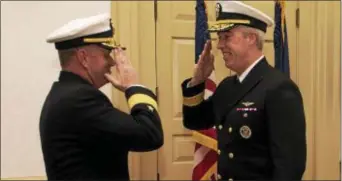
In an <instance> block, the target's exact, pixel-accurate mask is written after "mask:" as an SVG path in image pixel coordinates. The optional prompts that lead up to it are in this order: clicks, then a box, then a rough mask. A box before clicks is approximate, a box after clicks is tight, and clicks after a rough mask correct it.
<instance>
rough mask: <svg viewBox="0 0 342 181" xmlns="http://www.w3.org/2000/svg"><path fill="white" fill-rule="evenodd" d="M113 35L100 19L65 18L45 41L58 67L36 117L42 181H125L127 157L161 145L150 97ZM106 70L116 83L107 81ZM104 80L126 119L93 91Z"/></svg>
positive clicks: (107, 21) (155, 107)
mask: <svg viewBox="0 0 342 181" xmlns="http://www.w3.org/2000/svg"><path fill="white" fill-rule="evenodd" d="M113 32H114V29H113V27H112V24H111V22H110V15H109V13H105V14H99V15H95V16H91V17H86V18H82V19H76V20H72V21H70V22H68V23H67V24H65V25H64V26H62V27H61V28H58V29H57V30H56V31H54V32H52V33H51V34H50V35H49V37H48V38H47V41H48V42H49V43H54V45H55V48H56V49H57V50H58V54H59V58H60V64H61V67H62V70H61V72H60V75H59V80H58V81H56V82H54V83H53V85H52V87H51V90H50V92H49V94H48V95H47V98H46V100H45V102H44V105H43V109H42V112H41V118H40V135H41V145H42V151H43V156H44V161H45V168H46V173H47V178H48V179H49V180H129V170H128V164H127V162H128V152H129V151H138V152H141V151H151V150H156V149H158V148H160V147H161V146H162V145H163V130H162V126H161V121H160V118H159V115H158V105H157V102H156V96H155V95H154V94H153V92H152V91H151V90H149V89H147V88H146V87H144V86H142V85H139V82H138V75H137V72H136V71H135V69H134V68H133V67H132V65H131V64H130V61H129V60H128V58H127V57H126V55H125V53H124V51H123V50H122V49H121V48H120V47H118V46H117V45H116V44H115V41H114V39H113ZM113 49H114V50H113ZM112 51H114V55H112V53H113V52H112ZM113 58H114V59H113ZM113 66H115V68H116V70H117V71H116V72H117V77H116V78H114V77H112V76H111V67H113ZM108 82H111V83H112V84H113V86H114V87H115V88H117V89H118V90H120V91H122V92H124V93H125V96H126V98H127V102H128V106H129V109H130V113H129V114H127V113H125V112H122V111H120V110H119V109H117V108H115V107H113V105H112V104H111V102H110V100H109V99H108V98H107V97H106V96H105V95H104V94H103V93H102V92H101V91H100V90H98V88H100V87H102V86H103V85H104V84H106V83H108Z"/></svg>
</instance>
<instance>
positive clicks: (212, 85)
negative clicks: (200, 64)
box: [205, 79, 216, 92]
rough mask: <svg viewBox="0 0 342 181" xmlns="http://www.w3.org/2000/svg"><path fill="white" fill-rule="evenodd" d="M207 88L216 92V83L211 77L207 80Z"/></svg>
mask: <svg viewBox="0 0 342 181" xmlns="http://www.w3.org/2000/svg"><path fill="white" fill-rule="evenodd" d="M205 88H206V89H208V90H210V91H212V92H214V91H215V89H216V83H215V82H214V81H213V80H211V79H207V81H205Z"/></svg>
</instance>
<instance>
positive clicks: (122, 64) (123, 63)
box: [105, 48, 138, 92]
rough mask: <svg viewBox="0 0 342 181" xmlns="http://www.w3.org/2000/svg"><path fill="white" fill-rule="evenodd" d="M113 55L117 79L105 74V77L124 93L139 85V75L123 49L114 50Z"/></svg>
mask: <svg viewBox="0 0 342 181" xmlns="http://www.w3.org/2000/svg"><path fill="white" fill-rule="evenodd" d="M112 53H114V62H115V67H116V78H114V77H112V76H111V75H110V74H105V76H106V78H107V79H108V81H109V82H111V83H112V85H113V86H114V87H115V88H117V89H119V90H120V91H123V92H124V91H125V90H126V89H127V88H129V87H130V86H132V85H134V84H138V73H137V71H136V70H135V69H134V68H133V66H132V64H131V62H130V60H129V59H128V57H127V56H126V54H125V52H124V51H123V50H122V49H121V48H118V49H114V50H113V52H112Z"/></svg>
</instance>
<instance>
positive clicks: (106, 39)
mask: <svg viewBox="0 0 342 181" xmlns="http://www.w3.org/2000/svg"><path fill="white" fill-rule="evenodd" d="M113 36H114V29H113V27H112V23H111V18H110V14H109V13H104V14H99V15H95V16H91V17H86V18H80V19H75V20H72V21H70V22H68V23H66V24H65V25H63V26H62V27H60V28H58V29H57V30H55V31H53V32H52V33H51V34H50V35H48V37H47V39H46V41H47V42H48V43H54V44H55V47H56V49H58V50H64V49H69V48H75V47H80V46H84V45H89V44H98V45H100V46H102V47H104V48H107V49H113V48H115V47H116V45H115V41H114V37H113Z"/></svg>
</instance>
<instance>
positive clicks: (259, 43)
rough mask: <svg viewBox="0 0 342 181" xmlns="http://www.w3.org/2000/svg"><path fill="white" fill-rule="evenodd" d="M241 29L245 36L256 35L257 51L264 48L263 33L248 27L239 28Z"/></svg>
mask: <svg viewBox="0 0 342 181" xmlns="http://www.w3.org/2000/svg"><path fill="white" fill-rule="evenodd" d="M239 27H242V28H243V29H244V31H245V32H244V33H245V35H247V34H248V33H253V34H255V35H256V46H257V48H258V49H259V50H262V49H263V47H264V41H265V32H263V31H261V30H259V29H256V28H252V27H248V26H243V25H241V26H239Z"/></svg>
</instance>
